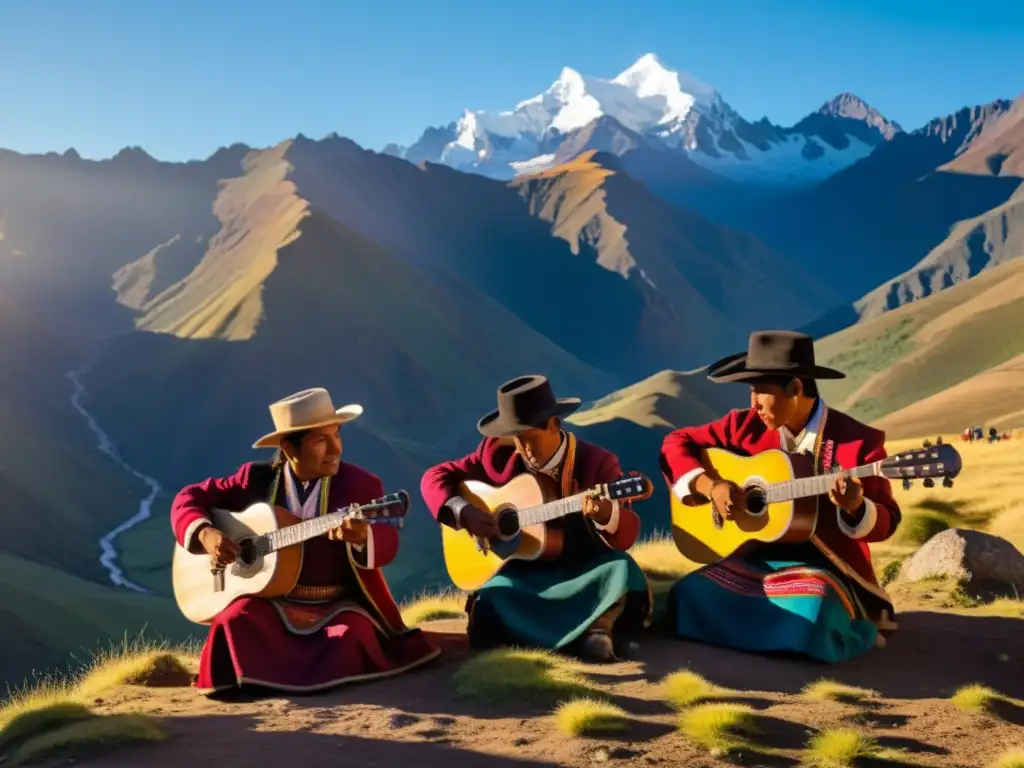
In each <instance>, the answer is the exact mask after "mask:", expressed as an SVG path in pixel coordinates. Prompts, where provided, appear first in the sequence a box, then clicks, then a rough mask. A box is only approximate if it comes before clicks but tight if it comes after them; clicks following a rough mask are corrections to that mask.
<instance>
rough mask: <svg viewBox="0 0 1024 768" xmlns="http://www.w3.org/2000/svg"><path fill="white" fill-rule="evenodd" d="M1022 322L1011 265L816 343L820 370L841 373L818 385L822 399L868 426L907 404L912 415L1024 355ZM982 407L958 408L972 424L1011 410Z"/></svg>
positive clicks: (1020, 282) (1023, 287) (1021, 291)
mask: <svg viewBox="0 0 1024 768" xmlns="http://www.w3.org/2000/svg"><path fill="white" fill-rule="evenodd" d="M1022 323H1024V262H1021V261H1019V260H1017V261H1011V262H1009V263H1007V264H1004V265H1002V266H1000V267H997V268H994V269H992V270H989V271H986V272H984V273H982V274H981V275H979V276H978V277H976V278H974V279H972V280H969V281H967V282H965V283H963V284H961V285H957V286H955V287H954V288H951V289H949V290H947V291H943V292H941V293H938V294H934V295H932V296H930V297H929V298H927V299H923V300H921V301H917V302H914V303H912V304H908V305H906V306H904V307H901V308H899V309H897V310H893V311H892V312H887V313H886V314H884V315H882V316H881V317H877V318H874V319H872V320H869V321H866V322H864V323H860V324H858V325H856V326H852V327H850V328H848V329H846V330H844V331H841V332H840V333H838V334H835V335H833V336H830V337H827V338H825V339H822V340H821V341H820V342H819V343H818V356H819V358H820V359H821V360H822V362H823V364H825V365H829V366H832V367H835V368H839V369H840V370H842V371H844V372H845V373H846V374H847V378H846V379H843V380H840V381H835V382H827V383H825V384H824V386H823V389H822V391H823V394H824V395H825V397H826V398H827V399H828V400H829V401H830V402H831V403H832V404H833V405H835V406H836V407H838V408H840V409H843V410H847V411H849V412H850V413H851V414H853V415H855V416H858V417H860V418H862V419H866V420H869V421H877V420H879V419H882V418H883V417H886V416H889V415H891V414H895V413H896V412H898V411H900V410H901V409H903V408H906V407H909V406H912V405H915V404H918V405H917V407H918V408H920V407H921V405H920V402H919V401H922V400H925V398H929V397H931V396H933V395H937V394H938V393H940V392H943V391H944V390H947V389H949V388H950V387H954V386H956V385H958V384H961V382H966V381H967V380H969V379H973V378H974V377H976V376H979V375H981V374H984V373H985V372H986V371H990V370H993V369H995V368H997V367H998V366H1001V365H1003V364H1005V363H1007V362H1008V361H1010V360H1012V359H1013V358H1014V357H1016V356H1017V355H1020V354H1022V353H1024V336H1021V334H1020V333H1019V331H1018V329H1019V328H1021V327H1022ZM964 392H965V390H964V391H961V394H964ZM984 402H985V406H984V407H981V406H980V404H979V403H977V402H976V401H975V402H973V403H971V404H965V405H966V407H969V408H971V409H972V411H971V412H972V414H973V416H972V418H974V419H978V418H982V417H984V418H985V419H989V418H995V417H999V416H1000V415H1001V414H1006V413H1008V412H1009V411H1011V410H1013V409H1012V408H1010V407H1007V404H1006V403H1005V402H1000V401H998V400H993V399H988V400H985V401H984ZM1010 405H1011V406H1012V403H1010ZM891 423H892V424H893V426H894V427H895V426H897V425H898V424H902V425H903V426H901V427H899V429H900V432H899V434H915V433H916V434H920V431H919V430H921V429H925V428H928V429H929V430H931V429H933V428H934V427H935V426H940V424H935V423H931V422H926V423H920V424H914V423H913V422H911V421H908V420H906V419H903V420H897V421H896V422H891ZM947 423H948V421H945V422H942V424H947ZM966 426H969V425H968V424H964V425H963V426H961V427H959V429H957V431H960V430H961V429H963V428H964V427H966ZM908 430H909V432H908ZM915 430H918V431H917V432H915ZM893 436H896V435H895V434H894V435H893Z"/></svg>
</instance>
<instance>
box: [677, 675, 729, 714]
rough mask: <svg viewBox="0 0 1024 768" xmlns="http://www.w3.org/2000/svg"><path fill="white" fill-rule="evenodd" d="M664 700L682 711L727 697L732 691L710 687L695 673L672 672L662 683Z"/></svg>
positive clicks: (709, 684)
mask: <svg viewBox="0 0 1024 768" xmlns="http://www.w3.org/2000/svg"><path fill="white" fill-rule="evenodd" d="M662 685H663V687H664V690H665V700H666V701H668V703H669V704H671V705H672V706H673V707H675V708H676V709H679V710H682V709H686V708H687V707H691V706H693V705H694V704H698V703H700V702H702V701H707V700H708V699H719V698H722V697H724V696H728V695H729V694H731V693H732V691H729V690H726V689H725V688H719V687H718V686H717V685H712V684H711V683H709V682H708V681H707V680H705V679H704V678H703V677H701V676H700V675H698V674H697V673H696V672H691V671H690V670H688V669H684V670H680V671H679V672H673V673H672V674H671V675H669V676H668V677H666V678H665V680H664V682H663V684H662Z"/></svg>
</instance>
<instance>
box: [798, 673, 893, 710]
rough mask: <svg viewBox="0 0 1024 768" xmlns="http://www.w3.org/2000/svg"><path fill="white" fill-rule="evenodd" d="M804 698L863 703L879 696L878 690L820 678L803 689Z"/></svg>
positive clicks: (843, 702)
mask: <svg viewBox="0 0 1024 768" xmlns="http://www.w3.org/2000/svg"><path fill="white" fill-rule="evenodd" d="M801 694H803V696H804V698H807V699H812V700H814V701H838V702H840V703H842V704H863V703H865V701H867V700H868V699H874V698H877V697H878V695H879V694H878V691H873V690H871V689H870V688H857V687H855V686H852V685H844V684H843V683H837V682H836V681H835V680H826V679H822V680H818V681H816V682H813V683H809V684H808V685H806V686H805V687H804V689H803V690H802V691H801Z"/></svg>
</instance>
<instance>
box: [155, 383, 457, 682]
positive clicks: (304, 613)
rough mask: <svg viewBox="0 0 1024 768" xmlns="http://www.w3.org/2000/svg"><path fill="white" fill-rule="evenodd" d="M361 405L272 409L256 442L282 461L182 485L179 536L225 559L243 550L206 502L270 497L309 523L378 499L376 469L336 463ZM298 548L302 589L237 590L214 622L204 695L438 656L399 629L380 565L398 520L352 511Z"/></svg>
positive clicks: (315, 401) (414, 633)
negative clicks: (274, 594) (377, 520)
mask: <svg viewBox="0 0 1024 768" xmlns="http://www.w3.org/2000/svg"><path fill="white" fill-rule="evenodd" d="M362 411H363V409H362V407H361V406H359V405H346V406H344V407H343V408H339V409H337V410H335V408H334V405H333V404H332V402H331V397H330V395H329V394H328V392H327V391H326V390H324V389H309V390H305V391H302V392H298V393H296V394H293V395H290V396H289V397H286V398H284V399H283V400H279V401H278V402H276V403H274V404H272V405H271V406H270V413H271V417H272V419H273V422H274V426H275V430H274V431H273V432H271V433H270V434H268V435H265V436H264V437H261V438H260V439H259V440H258V441H256V443H255V445H254V446H253V447H254V448H269V447H276V448H278V452H277V456H276V457H275V458H274V460H273V461H270V462H250V463H246V464H243V465H242V466H241V467H240V468H239V469H238V471H237V472H236V473H235V474H234V475H231V476H230V477H218V478H210V479H208V480H204V481H202V482H201V483H197V484H195V485H190V486H188V487H186V488H184V489H182V490H181V492H180V493H178V495H177V496H176V497H175V499H174V503H173V505H172V507H171V526H172V528H173V530H174V535H175V536H176V537H177V540H178V543H179V544H181V546H183V547H185V548H187V549H188V550H189V551H190V552H193V553H201V552H203V551H206V552H208V553H209V554H210V557H211V560H212V561H214V562H216V563H217V564H219V565H229V564H230V563H232V562H234V561H235V559H236V558H237V555H238V553H239V548H238V546H237V545H236V544H235V543H234V542H233V541H232V540H231V539H229V538H227V537H225V536H224V535H223V534H222V533H221V532H220V531H218V530H217V529H216V528H214V527H213V525H212V524H211V522H210V517H209V512H210V510H212V509H227V510H232V511H240V510H243V509H245V508H247V507H248V506H251V505H252V504H255V503H258V502H269V503H272V504H275V505H277V506H279V507H283V508H285V509H287V510H289V511H290V512H291V513H292V514H293V515H295V516H296V517H299V518H303V519H308V518H312V517H316V516H319V515H323V514H328V513H331V512H334V511H337V510H338V509H339V508H342V507H346V506H348V505H350V504H366V503H369V502H370V501H372V500H374V499H376V498H379V497H381V496H383V495H384V488H383V486H382V485H381V482H380V479H379V478H378V477H377V476H376V475H373V474H371V473H370V472H367V471H366V470H364V469H361V468H359V467H357V466H356V465H354V464H350V463H348V462H345V461H342V460H341V453H342V440H341V435H340V431H339V428H340V426H341V425H342V424H345V423H347V422H350V421H352V420H353V419H355V418H357V417H358V416H359V415H360V414H361V413H362ZM302 546H303V548H304V555H303V563H302V571H301V573H300V575H299V580H298V584H297V585H296V586H295V587H294V588H293V589H292V591H291V592H290V593H289V594H288V595H287V596H286V597H285V598H283V599H264V598H259V597H243V598H240V599H237V600H235V601H234V602H232V603H231V605H230V606H228V608H226V609H225V610H224V611H222V612H221V614H220V615H219V616H217V617H216V619H215V620H214V621H213V624H212V625H211V627H210V630H209V635H208V636H207V639H206V644H205V646H204V647H203V651H202V656H201V659H200V663H199V678H198V681H197V682H196V687H197V688H198V689H199V690H200V691H201V692H202V693H205V694H211V693H215V692H219V691H225V690H233V689H237V688H239V687H241V686H248V685H257V686H261V687H269V688H274V689H278V690H286V691H313V690H319V689H323V688H327V687H330V686H333V685H336V684H339V683H344V682H347V681H350V680H357V679H358V680H365V679H372V678H374V677H384V676H390V675H393V674H395V673H398V672H401V671H404V670H408V669H411V668H413V667H415V666H418V665H420V664H422V663H424V662H426V661H428V660H429V659H432V658H434V657H435V656H437V655H438V653H439V652H440V651H439V650H438V649H436V648H434V647H433V645H432V644H431V643H430V642H429V641H428V640H427V638H426V636H425V635H424V634H423V633H422V632H421V631H420V630H416V629H409V628H407V627H406V626H405V625H404V623H403V622H402V617H401V614H400V613H399V611H398V608H397V606H396V605H395V601H394V599H393V598H392V596H391V592H390V591H389V589H388V585H387V582H386V581H385V580H384V576H383V574H382V573H381V571H380V570H379V569H380V568H381V567H383V566H385V565H387V564H388V563H389V562H391V561H392V560H393V559H394V557H395V555H396V553H397V551H398V533H397V531H396V530H395V528H394V527H392V526H389V525H385V524H383V523H381V524H369V523H367V522H366V521H363V520H356V519H351V518H350V519H348V520H346V521H345V522H344V524H343V525H342V526H340V527H339V528H337V529H335V530H333V531H331V532H330V533H329V534H327V535H325V536H320V537H317V538H314V539H310V540H308V541H306V542H305V543H304V544H303V545H302ZM211 578H213V577H212V575H211Z"/></svg>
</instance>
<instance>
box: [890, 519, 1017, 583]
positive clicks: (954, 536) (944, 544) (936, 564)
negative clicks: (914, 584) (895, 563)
mask: <svg viewBox="0 0 1024 768" xmlns="http://www.w3.org/2000/svg"><path fill="white" fill-rule="evenodd" d="M935 576H939V577H949V578H953V579H956V580H957V581H959V582H962V583H965V584H966V585H967V586H971V587H988V588H1000V587H1001V588H1006V587H1010V588H1012V589H1015V590H1016V592H1017V594H1024V555H1022V554H1021V553H1020V552H1019V551H1018V550H1017V548H1016V547H1015V546H1013V544H1011V543H1010V542H1008V541H1007V540H1006V539H1004V538H1001V537H999V536H993V535H992V534H990V533H982V532H981V531H972V530H967V529H964V528H949V529H947V530H945V531H942V532H941V533H937V534H935V535H934V536H932V537H931V538H930V539H928V541H926V542H925V543H924V545H923V546H922V547H921V548H920V549H919V550H917V552H915V553H914V554H913V555H911V556H910V558H908V559H907V561H906V562H905V563H904V564H903V568H902V569H901V571H900V579H901V580H906V581H921V580H923V579H927V578H929V577H935Z"/></svg>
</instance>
